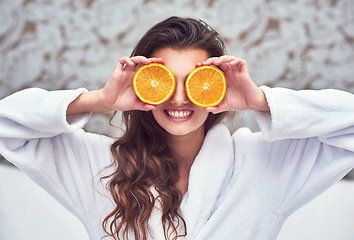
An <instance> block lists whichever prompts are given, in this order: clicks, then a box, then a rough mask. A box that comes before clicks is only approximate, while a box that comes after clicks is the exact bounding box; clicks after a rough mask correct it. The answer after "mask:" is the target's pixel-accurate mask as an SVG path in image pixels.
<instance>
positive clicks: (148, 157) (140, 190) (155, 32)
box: [102, 17, 225, 240]
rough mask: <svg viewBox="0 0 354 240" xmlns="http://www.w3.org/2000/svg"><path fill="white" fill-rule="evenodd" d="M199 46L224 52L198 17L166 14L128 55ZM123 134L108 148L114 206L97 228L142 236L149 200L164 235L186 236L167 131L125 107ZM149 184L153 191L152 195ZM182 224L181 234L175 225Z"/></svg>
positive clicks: (210, 121) (216, 118) (214, 118)
mask: <svg viewBox="0 0 354 240" xmlns="http://www.w3.org/2000/svg"><path fill="white" fill-rule="evenodd" d="M164 47H171V48H178V49H182V48H199V49H204V50H206V51H207V52H208V53H209V56H210V57H217V56H222V55H224V52H225V46H224V43H223V41H222V39H221V37H220V36H219V34H218V33H217V32H216V31H214V30H213V29H212V28H211V27H209V26H208V25H207V24H206V23H205V22H203V21H201V20H195V19H190V18H179V17H171V18H168V19H166V20H164V21H162V22H160V23H158V24H156V25H155V26H153V27H152V28H151V29H150V30H149V31H148V32H147V33H146V34H145V35H144V36H143V37H142V38H141V40H140V41H139V42H138V44H137V46H136V47H135V49H134V50H133V52H132V56H145V57H151V56H152V54H153V53H154V51H156V50H158V49H161V48H164ZM224 115H225V114H224V113H221V114H215V115H214V114H211V113H209V116H208V118H207V120H206V121H205V123H204V133H205V134H206V133H207V132H208V130H209V129H210V128H211V127H213V126H214V125H215V124H217V123H219V122H220V121H221V120H222V119H223V117H224ZM122 117H123V123H124V124H125V128H126V129H125V132H124V134H123V136H122V137H120V138H119V139H118V140H117V141H116V142H115V143H114V144H113V145H112V146H111V151H112V154H113V157H114V160H115V162H114V163H113V164H114V166H117V167H116V170H115V172H113V173H112V174H111V175H109V176H106V178H110V181H109V182H108V187H109V191H110V192H111V195H112V197H113V200H114V202H115V204H116V207H115V209H114V210H113V211H112V212H111V213H110V214H109V215H108V216H107V217H106V218H105V219H104V221H103V223H102V226H103V228H104V229H105V231H106V233H107V236H111V237H113V238H114V239H115V240H118V239H121V238H120V236H122V237H123V239H128V237H129V236H131V235H130V234H131V233H133V235H134V236H135V239H143V240H146V239H147V237H148V234H149V228H148V220H149V217H150V215H151V212H152V210H153V209H154V206H155V202H156V201H159V202H160V203H161V209H162V210H161V211H162V219H161V220H162V227H163V230H164V235H165V239H171V237H172V239H177V238H178V237H180V236H186V235H187V226H186V223H185V221H184V219H183V217H182V215H181V214H180V212H179V207H180V203H181V200H182V194H181V193H180V192H179V190H178V189H177V188H176V186H175V184H176V183H177V181H178V179H179V175H178V164H177V161H176V160H175V159H173V157H172V155H171V149H170V146H169V143H168V137H167V132H166V131H165V130H164V129H162V128H161V127H160V126H159V124H158V123H157V122H156V121H155V119H154V117H153V115H152V113H151V111H149V112H144V111H126V112H123V114H122ZM152 188H154V189H155V190H156V192H157V193H158V197H156V196H154V194H153V192H152V191H151V190H152ZM180 227H182V228H183V229H184V231H183V233H178V232H177V229H179V228H180Z"/></svg>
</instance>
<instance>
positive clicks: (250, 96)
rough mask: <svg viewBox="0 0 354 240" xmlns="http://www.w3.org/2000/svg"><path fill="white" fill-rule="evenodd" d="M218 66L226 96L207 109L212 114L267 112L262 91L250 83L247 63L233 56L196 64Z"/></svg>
mask: <svg viewBox="0 0 354 240" xmlns="http://www.w3.org/2000/svg"><path fill="white" fill-rule="evenodd" d="M203 65H215V66H219V67H220V69H221V70H222V71H223V72H224V75H225V78H226V86H227V90H226V94H225V98H224V99H223V101H222V102H221V103H220V104H219V105H218V106H215V107H209V108H207V110H208V111H210V112H212V113H220V112H224V111H244V110H256V111H269V106H268V103H267V100H266V98H265V96H264V93H263V91H262V90H261V89H260V88H259V87H258V86H257V85H256V84H255V83H254V82H253V81H252V79H251V77H250V75H249V73H248V66H247V62H246V60H244V59H241V58H237V57H234V56H227V55H226V56H221V57H213V58H209V59H207V60H206V61H204V62H202V63H200V64H198V65H197V66H203Z"/></svg>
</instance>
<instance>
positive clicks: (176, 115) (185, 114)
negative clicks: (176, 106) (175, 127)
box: [165, 109, 193, 119]
mask: <svg viewBox="0 0 354 240" xmlns="http://www.w3.org/2000/svg"><path fill="white" fill-rule="evenodd" d="M165 113H166V114H167V116H169V117H170V118H173V119H187V118H189V117H190V116H191V115H192V114H193V111H192V110H172V109H168V110H165Z"/></svg>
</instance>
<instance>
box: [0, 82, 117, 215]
mask: <svg viewBox="0 0 354 240" xmlns="http://www.w3.org/2000/svg"><path fill="white" fill-rule="evenodd" d="M84 91H86V90H85V89H78V90H66V91H45V90H43V89H38V88H32V89H26V90H23V91H20V92H17V93H15V94H13V95H10V96H8V97H6V98H4V99H3V100H1V101H0V154H1V155H3V156H4V157H5V159H7V160H8V161H10V162H12V163H13V164H14V165H15V166H17V167H18V168H19V169H21V170H22V171H23V172H25V173H26V174H27V175H28V176H29V177H30V178H31V179H32V180H34V181H35V182H36V183H37V184H38V185H40V186H41V187H42V188H44V190H46V191H47V192H49V193H50V194H51V195H53V196H54V198H56V199H57V200H58V201H59V202H60V203H61V204H63V205H64V206H65V207H66V208H68V209H69V210H70V211H71V212H73V213H74V214H75V215H76V216H78V217H79V218H80V219H81V220H83V218H86V217H87V216H85V214H90V209H93V205H94V201H95V199H94V194H93V192H94V190H93V188H94V187H93V178H94V177H95V176H96V175H97V174H98V172H99V171H101V170H102V168H103V167H104V166H107V165H109V163H110V161H111V160H112V158H111V155H110V151H109V146H110V144H111V143H112V139H111V138H108V137H105V136H100V135H97V134H92V133H86V132H85V131H84V130H83V129H82V127H83V126H84V125H85V123H86V122H87V121H88V119H89V117H90V113H84V114H77V115H71V116H69V117H67V116H66V109H67V107H68V105H69V104H70V103H71V102H72V101H73V100H74V99H76V98H77V97H78V96H79V95H80V94H81V93H83V92H84Z"/></svg>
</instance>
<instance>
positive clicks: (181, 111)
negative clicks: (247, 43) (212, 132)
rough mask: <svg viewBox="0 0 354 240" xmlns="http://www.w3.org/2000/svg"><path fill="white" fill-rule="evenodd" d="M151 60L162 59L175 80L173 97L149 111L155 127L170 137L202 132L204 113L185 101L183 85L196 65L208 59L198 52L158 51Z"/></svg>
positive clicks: (187, 50) (205, 114)
mask: <svg viewBox="0 0 354 240" xmlns="http://www.w3.org/2000/svg"><path fill="white" fill-rule="evenodd" d="M152 57H156V58H157V57H159V58H162V59H163V62H164V65H165V66H166V67H168V68H169V69H171V71H172V72H173V74H174V76H175V78H176V90H175V93H174V95H173V96H172V97H171V98H170V99H169V100H168V101H166V102H164V103H162V104H160V105H157V109H156V110H154V111H152V113H153V116H154V118H155V120H156V121H157V123H158V124H159V125H160V126H161V127H162V128H163V129H165V130H166V131H167V132H168V133H170V134H172V135H178V136H182V135H187V134H189V133H193V132H196V131H203V124H204V122H205V120H206V119H207V117H208V112H207V111H206V110H205V108H202V107H198V106H197V105H194V104H193V103H192V102H191V101H190V100H189V99H188V97H187V95H186V90H185V85H184V83H185V80H186V79H187V76H188V74H189V73H190V72H191V71H193V69H195V67H196V65H197V63H200V62H203V61H204V60H206V59H208V58H209V55H208V53H207V52H206V51H205V50H202V49H198V48H188V49H172V48H162V49H158V50H157V51H155V52H154V54H153V56H152Z"/></svg>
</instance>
